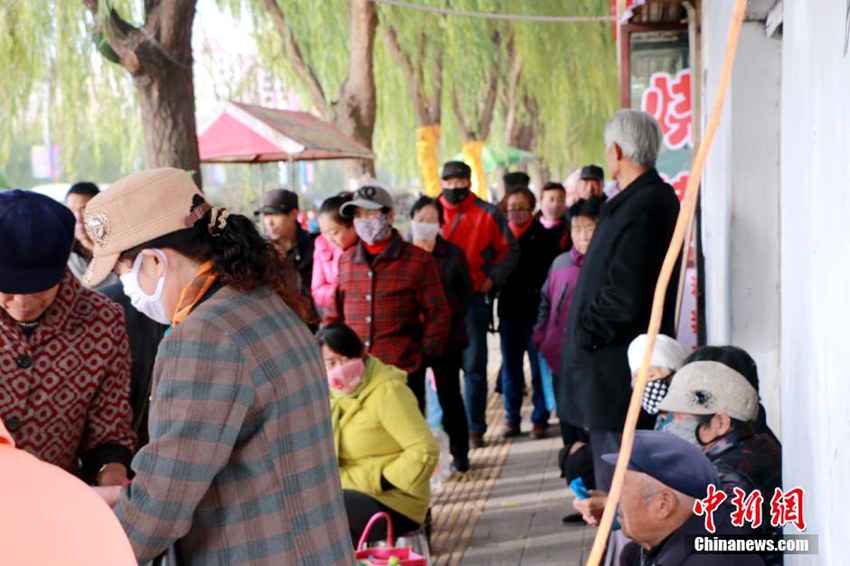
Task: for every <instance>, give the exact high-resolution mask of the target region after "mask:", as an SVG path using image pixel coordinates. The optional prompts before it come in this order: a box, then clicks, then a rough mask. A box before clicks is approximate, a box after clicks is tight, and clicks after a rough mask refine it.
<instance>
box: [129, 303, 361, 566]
mask: <svg viewBox="0 0 850 566" xmlns="http://www.w3.org/2000/svg"><path fill="white" fill-rule="evenodd" d="M149 426H150V438H151V440H150V444H148V445H147V446H145V447H144V448H143V449H142V450H141V451H140V452H139V453H138V455H137V456H136V457H135V459H134V460H133V470H134V471H135V472H136V474H137V475H136V477H135V479H134V480H133V483H132V484H131V485H130V486H128V488H126V489H124V490H123V491H122V496H121V500H120V501H119V503H118V505H117V506H116V508H115V511H116V513H117V515H118V517H119V519H120V520H121V522H122V524H123V525H124V528H125V530H126V531H127V534H128V536H129V538H130V542H131V543H132V545H133V549H134V551H135V553H136V558H137V559H138V560H139V562H140V563H145V562H147V561H150V560H151V559H153V558H155V557H157V556H158V555H160V554H161V553H163V552H164V551H165V550H166V549H167V548H168V547H169V545H170V544H172V543H174V542H175V541H177V543H178V544H177V548H178V551H179V555H180V556H181V559H182V560H181V565H182V566H186V565H188V566H200V565H203V566H218V565H221V566H225V565H226V566H238V565H252V566H260V565H272V564H274V565H286V564H292V565H296V564H297V565H299V566H320V565H321V566H327V565H336V564H340V565H341V564H345V565H346V566H350V565H351V564H353V563H354V558H353V554H352V548H351V542H350V540H349V533H348V525H347V522H346V515H345V508H344V504H343V500H342V495H341V493H342V492H341V488H340V480H339V470H338V469H337V465H336V457H335V454H334V443H333V433H332V430H331V424H330V414H329V403H328V388H327V379H326V376H325V371H324V367H323V365H322V362H321V357H320V354H319V349H318V347H317V345H316V343H315V341H314V339H313V336H312V335H311V334H310V332H309V330H308V329H307V327H306V326H305V325H304V324H303V323H302V322H301V321H300V320H299V319H298V317H297V316H296V315H295V313H294V312H293V311H292V310H291V309H289V307H287V306H286V305H285V304H284V303H283V301H282V300H281V299H280V298H279V297H278V296H277V295H275V294H273V293H271V292H270V291H269V290H267V289H265V288H260V289H258V290H256V291H254V292H252V293H249V294H243V293H239V292H237V291H235V290H233V289H231V288H230V287H224V288H222V289H220V290H219V291H218V292H216V293H215V294H213V295H212V296H211V297H210V298H209V299H208V300H207V301H205V302H203V303H201V304H200V305H199V306H198V307H197V308H196V310H195V311H194V312H193V313H192V314H191V315H190V316H189V317H188V318H187V319H186V320H185V321H184V322H183V323H182V324H181V325H180V326H178V327H176V328H174V329H173V330H172V331H171V332H170V333H169V335H168V336H167V337H166V339H165V340H164V341H163V343H162V344H161V346H160V349H159V353H158V355H157V360H156V366H155V368H154V393H153V399H152V401H151V409H150V425H149Z"/></svg>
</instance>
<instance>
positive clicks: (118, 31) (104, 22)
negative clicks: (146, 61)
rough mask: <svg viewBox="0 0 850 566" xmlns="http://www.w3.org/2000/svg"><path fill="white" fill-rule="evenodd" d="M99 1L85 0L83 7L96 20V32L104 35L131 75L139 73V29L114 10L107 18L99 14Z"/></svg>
mask: <svg viewBox="0 0 850 566" xmlns="http://www.w3.org/2000/svg"><path fill="white" fill-rule="evenodd" d="M99 4H100V2H99V0H83V5H84V6H85V7H86V8H87V9H88V10H89V12H91V14H92V15H93V16H94V20H95V31H96V32H98V33H100V34H102V35H103V38H104V40H106V42H107V43H108V45H109V47H111V48H112V50H113V51H115V53H116V54H117V55H118V57H119V59H120V62H121V65H122V66H123V67H124V68H125V69H127V70H128V71H129V72H130V73H131V74H136V73H137V72H138V71H139V66H140V65H139V58H138V56H137V55H136V48H137V47H138V45H139V43H140V42H141V41H142V38H141V37H140V32H139V30H138V28H136V27H134V26H133V25H132V24H130V23H129V22H127V21H126V20H125V19H123V18H122V17H121V16H120V15H119V14H118V12H117V11H115V9H114V8H110V10H109V14H108V15H107V16H102V15H100V14H99Z"/></svg>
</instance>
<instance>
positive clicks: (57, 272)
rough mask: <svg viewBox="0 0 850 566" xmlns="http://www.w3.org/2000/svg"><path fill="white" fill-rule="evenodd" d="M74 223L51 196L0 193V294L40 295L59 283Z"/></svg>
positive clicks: (72, 241) (70, 214)
mask: <svg viewBox="0 0 850 566" xmlns="http://www.w3.org/2000/svg"><path fill="white" fill-rule="evenodd" d="M75 223H76V221H75V220H74V215H73V214H72V213H71V211H70V210H68V209H67V208H65V206H64V205H62V204H61V203H58V202H56V201H55V200H53V199H51V198H50V197H46V196H44V195H40V194H38V193H33V192H29V191H21V190H18V189H15V190H13V191H0V293H16V294H29V293H39V292H41V291H46V290H47V289H50V288H51V287H53V286H54V285H57V284H58V283H59V282H60V281H62V278H63V277H64V276H65V269H66V265H67V264H68V257H69V256H70V255H71V248H72V246H73V245H74V224H75Z"/></svg>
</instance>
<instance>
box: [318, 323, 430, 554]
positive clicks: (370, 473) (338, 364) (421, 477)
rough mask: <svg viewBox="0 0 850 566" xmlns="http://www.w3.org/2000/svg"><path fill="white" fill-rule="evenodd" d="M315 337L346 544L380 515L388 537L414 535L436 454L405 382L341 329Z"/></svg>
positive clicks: (380, 532) (381, 534) (379, 530)
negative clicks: (385, 518)
mask: <svg viewBox="0 0 850 566" xmlns="http://www.w3.org/2000/svg"><path fill="white" fill-rule="evenodd" d="M316 337H317V338H318V340H319V344H321V346H322V357H323V358H324V360H325V368H326V369H327V371H328V384H329V386H330V394H331V421H332V423H333V431H334V443H335V445H336V454H337V461H338V462H339V470H340V476H341V479H342V488H343V495H344V497H345V510H346V513H347V514H348V523H349V528H350V530H351V539H352V541H354V542H355V543H356V542H357V541H358V540H359V539H360V535H361V534H362V533H363V529H364V528H365V527H366V523H368V522H369V519H370V518H371V517H372V516H373V515H374V514H375V513H379V512H381V511H384V512H387V513H389V515H390V517H391V518H392V521H393V527H394V530H395V532H396V533H404V532H409V531H412V530H416V529H417V528H418V527H419V526H420V525H421V524H422V523H423V521H424V520H425V515H426V514H427V512H428V506H429V505H430V502H431V485H430V479H431V472H433V471H434V467H435V466H436V465H437V458H438V457H439V449H438V448H437V442H436V440H435V439H434V435H433V433H432V432H431V429H430V428H428V423H427V422H426V421H425V419H424V417H423V416H422V413H421V412H420V411H419V405H418V404H417V401H416V397H415V396H414V395H413V392H412V391H411V390H410V388H409V387H408V386H407V374H406V373H405V372H403V371H402V370H400V369H398V368H396V367H394V366H390V365H386V364H384V363H382V362H381V361H380V360H379V359H378V358H375V357H373V356H370V355H368V354H366V353H365V349H364V347H363V342H361V341H360V338H358V337H357V334H355V333H354V331H353V330H351V329H350V328H349V327H348V326H345V325H344V324H339V323H336V324H332V325H329V326H327V327H325V328H323V329H322V330H320V331H319V333H318V334H317V336H316ZM383 538H386V534H385V529H384V527H383V525H379V526H378V527H376V528H375V529H373V530H372V532H371V533H370V540H381V539H383Z"/></svg>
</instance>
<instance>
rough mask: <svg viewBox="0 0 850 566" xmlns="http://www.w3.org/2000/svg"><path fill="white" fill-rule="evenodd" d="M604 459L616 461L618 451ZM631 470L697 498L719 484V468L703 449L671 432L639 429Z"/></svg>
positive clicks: (605, 455) (610, 461) (636, 435)
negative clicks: (709, 486)
mask: <svg viewBox="0 0 850 566" xmlns="http://www.w3.org/2000/svg"><path fill="white" fill-rule="evenodd" d="M602 459H603V460H604V461H606V462H608V463H609V464H616V463H617V454H616V453H614V454H604V455H603V456H602ZM629 469H630V470H632V471H635V472H643V473H644V474H646V475H648V476H652V477H653V478H655V479H657V480H658V481H660V482H661V483H663V484H664V485H666V486H668V487H671V488H673V489H675V490H676V491H679V492H681V493H684V494H685V495H690V496H691V497H697V498H699V497H705V492H706V489H707V488H708V485H709V484H715V485H719V483H720V479H718V477H717V471H716V470H715V469H714V466H713V465H712V464H711V460H709V459H708V457H706V455H705V454H703V453H702V450H700V449H699V448H697V447H696V446H694V445H692V444H691V443H689V442H688V441H687V440H683V439H681V438H679V437H678V436H675V435H673V434H670V433H669V432H661V431H655V430H638V431H636V432H635V445H634V449H633V450H632V457H631V460H629Z"/></svg>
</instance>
